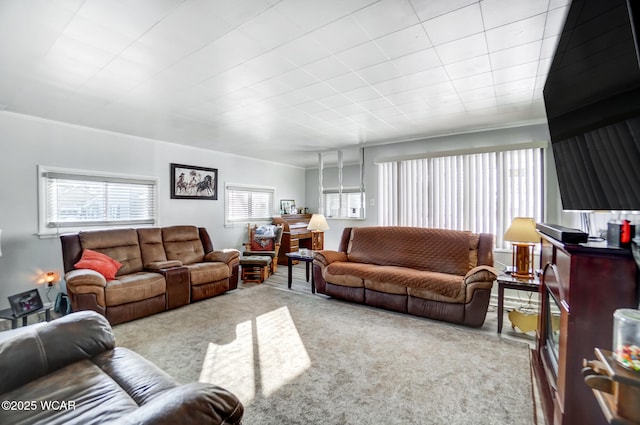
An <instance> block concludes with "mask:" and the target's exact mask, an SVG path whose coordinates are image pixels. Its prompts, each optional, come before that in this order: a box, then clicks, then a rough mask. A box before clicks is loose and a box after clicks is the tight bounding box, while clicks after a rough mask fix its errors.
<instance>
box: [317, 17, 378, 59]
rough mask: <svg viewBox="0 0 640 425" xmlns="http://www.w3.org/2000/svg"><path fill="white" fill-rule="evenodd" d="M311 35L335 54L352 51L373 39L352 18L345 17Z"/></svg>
mask: <svg viewBox="0 0 640 425" xmlns="http://www.w3.org/2000/svg"><path fill="white" fill-rule="evenodd" d="M310 35H311V36H312V37H313V38H314V40H316V41H317V42H318V43H320V44H321V45H322V46H324V47H325V48H327V49H328V50H330V51H331V52H333V53H338V52H341V51H343V50H347V49H350V48H351V47H355V46H357V45H359V44H362V43H365V42H367V41H371V39H372V38H371V37H370V36H369V34H367V33H366V32H365V31H364V30H363V29H362V28H361V27H360V26H359V25H358V24H357V23H356V21H354V19H353V18H352V17H351V16H345V17H344V18H342V19H339V20H337V21H335V22H332V23H330V24H328V25H326V26H324V27H322V28H319V29H317V30H316V31H314V32H312V33H311V34H310Z"/></svg>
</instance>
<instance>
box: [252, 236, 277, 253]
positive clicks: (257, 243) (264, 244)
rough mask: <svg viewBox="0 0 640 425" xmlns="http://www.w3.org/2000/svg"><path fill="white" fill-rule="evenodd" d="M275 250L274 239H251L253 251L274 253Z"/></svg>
mask: <svg viewBox="0 0 640 425" xmlns="http://www.w3.org/2000/svg"><path fill="white" fill-rule="evenodd" d="M256 239H257V240H256ZM274 249H275V248H274V243H273V238H253V239H251V251H273V250H274Z"/></svg>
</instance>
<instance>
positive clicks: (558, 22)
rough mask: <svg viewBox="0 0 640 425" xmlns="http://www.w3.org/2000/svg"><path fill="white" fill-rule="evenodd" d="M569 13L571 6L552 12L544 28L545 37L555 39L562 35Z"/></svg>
mask: <svg viewBox="0 0 640 425" xmlns="http://www.w3.org/2000/svg"><path fill="white" fill-rule="evenodd" d="M568 12H569V6H565V7H561V8H559V9H554V10H550V11H549V14H548V15H547V22H546V24H545V27H544V36H545V37H554V36H558V35H560V34H562V28H563V27H564V22H565V20H566V18H567V13H568Z"/></svg>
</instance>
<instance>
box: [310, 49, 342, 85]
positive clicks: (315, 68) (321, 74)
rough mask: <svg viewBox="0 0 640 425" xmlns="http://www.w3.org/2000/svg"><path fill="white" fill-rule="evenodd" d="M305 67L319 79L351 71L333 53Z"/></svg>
mask: <svg viewBox="0 0 640 425" xmlns="http://www.w3.org/2000/svg"><path fill="white" fill-rule="evenodd" d="M303 69H304V70H305V71H306V72H308V73H309V74H311V75H313V76H314V77H316V78H317V79H319V80H328V79H331V78H333V77H337V76H338V75H343V74H347V73H348V72H351V71H350V70H349V68H347V67H346V66H345V65H344V64H343V63H342V62H341V61H339V60H338V59H337V58H336V57H335V56H333V55H332V56H327V57H326V58H323V59H320V60H317V61H315V62H312V63H310V64H307V65H305V66H304V67H303Z"/></svg>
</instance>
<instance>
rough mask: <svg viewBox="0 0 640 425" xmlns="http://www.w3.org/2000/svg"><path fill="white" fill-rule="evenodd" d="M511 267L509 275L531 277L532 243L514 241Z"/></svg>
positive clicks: (523, 277) (522, 277) (532, 276)
mask: <svg viewBox="0 0 640 425" xmlns="http://www.w3.org/2000/svg"><path fill="white" fill-rule="evenodd" d="M512 261H513V267H514V270H513V272H512V273H511V276H513V277H516V278H520V279H533V278H534V277H535V275H534V274H533V270H532V266H533V244H528V243H514V244H513V256H512Z"/></svg>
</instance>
